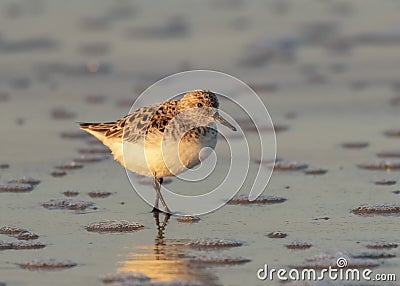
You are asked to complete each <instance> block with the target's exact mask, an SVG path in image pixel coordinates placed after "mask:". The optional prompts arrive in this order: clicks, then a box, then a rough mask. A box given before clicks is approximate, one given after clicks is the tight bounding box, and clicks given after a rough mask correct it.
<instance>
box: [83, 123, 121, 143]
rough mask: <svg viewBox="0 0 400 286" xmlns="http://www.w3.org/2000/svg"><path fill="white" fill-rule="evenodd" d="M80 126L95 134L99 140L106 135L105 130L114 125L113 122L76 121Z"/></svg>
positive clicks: (107, 130)
mask: <svg viewBox="0 0 400 286" xmlns="http://www.w3.org/2000/svg"><path fill="white" fill-rule="evenodd" d="M78 124H79V126H80V128H81V129H82V130H85V131H87V132H89V133H90V134H92V135H93V136H95V137H96V138H97V139H99V140H100V141H103V140H104V139H105V137H107V132H109V131H110V129H111V128H112V127H113V126H114V125H115V122H105V123H94V122H90V123H89V122H78Z"/></svg>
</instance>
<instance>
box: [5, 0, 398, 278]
mask: <svg viewBox="0 0 400 286" xmlns="http://www.w3.org/2000/svg"><path fill="white" fill-rule="evenodd" d="M95 2H96V1H85V2H84V3H81V2H80V1H73V2H71V1H69V2H68V3H69V4H66V3H61V2H57V3H53V2H52V1H34V2H32V4H28V3H27V2H21V3H18V4H17V3H15V4H12V3H8V4H7V3H2V4H1V8H3V9H1V10H0V11H1V13H2V17H0V27H2V29H1V39H2V41H0V95H2V96H1V97H0V121H1V122H2V124H1V125H0V132H1V134H2V137H1V142H0V144H1V145H0V146H1V150H2V152H1V155H0V166H4V167H1V168H0V184H7V182H8V181H9V180H12V179H15V178H21V177H23V176H26V177H32V178H35V179H40V183H39V184H37V185H34V186H33V189H32V190H30V191H27V192H9V191H7V192H0V227H2V226H7V225H15V226H18V227H21V228H23V229H27V230H29V231H31V232H32V233H35V234H37V235H38V236H39V238H38V239H37V241H38V242H40V243H43V244H44V245H45V247H43V248H41V249H4V250H3V249H0V255H1V260H0V282H4V283H6V285H52V284H54V285H102V283H103V282H101V277H103V276H104V275H105V274H107V273H120V272H126V271H135V272H140V273H143V274H145V275H147V276H148V277H150V278H151V279H152V280H153V281H171V280H188V281H192V280H196V281H200V282H202V283H203V284H205V285H243V284H247V285H265V284H266V283H268V284H269V285H280V284H281V283H280V282H278V281H273V282H266V281H265V282H262V281H258V280H257V276H256V273H257V270H258V269H259V268H261V267H263V265H264V264H265V263H267V264H268V265H269V266H270V267H274V268H281V267H289V266H291V265H302V264H303V265H304V264H305V260H306V259H309V258H312V257H315V256H319V255H321V254H329V255H332V256H335V257H337V258H338V257H339V256H342V255H345V256H351V255H357V254H360V253H363V252H368V251H369V249H368V247H367V246H368V245H370V244H374V243H377V242H382V241H383V242H386V243H389V244H390V243H395V244H398V243H400V241H399V238H398V237H399V231H400V226H399V215H398V214H397V213H392V214H384V213H383V214H382V213H378V214H368V215H358V214H354V213H352V212H351V211H352V210H353V209H356V208H358V207H360V206H362V205H365V204H367V205H382V204H394V205H397V206H398V205H399V204H400V201H399V199H400V196H399V194H398V193H396V190H399V189H400V186H399V183H398V182H399V179H398V177H399V172H400V171H399V170H396V169H394V168H391V167H390V164H389V165H388V164H387V162H391V164H392V165H393V164H396V162H398V161H396V160H398V158H397V159H396V157H398V156H397V155H396V154H394V155H396V156H393V157H385V158H381V157H378V156H377V154H379V153H380V152H384V151H392V150H398V149H399V142H400V141H399V140H400V139H399V137H396V136H395V135H396V132H391V135H392V136H387V133H386V135H385V131H388V130H399V128H400V127H399V121H398V118H399V113H400V109H399V108H400V107H399V105H396V104H395V103H396V102H395V101H393V98H396V97H398V96H399V92H400V90H399V87H398V86H399V82H400V77H399V74H400V70H399V64H400V63H399V61H398V60H397V59H398V58H400V49H399V46H400V44H399V43H396V41H395V40H396V39H395V37H392V38H393V39H392V42H390V41H387V40H385V38H383V37H382V36H381V37H380V38H379V37H378V44H376V43H375V44H374V41H373V39H374V38H373V37H369V38H367V37H365V34H366V33H369V32H371V33H372V32H373V33H378V35H382V34H384V33H383V32H385V31H389V30H390V31H392V30H393V31H396V29H397V32H398V31H399V27H400V20H399V17H398V13H399V11H400V6H399V5H398V4H397V3H396V2H385V3H382V2H380V1H363V2H362V3H361V2H356V1H354V2H353V1H349V2H348V5H349V6H348V7H347V8H346V7H344V8H343V7H340V6H339V7H338V6H337V5H336V6H335V3H336V2H332V3H331V2H330V1H301V2H302V3H301V4H300V2H294V1H287V3H288V5H287V7H286V6H279V5H278V6H277V5H276V2H274V1H270V2H267V3H258V2H257V3H256V2H249V3H246V2H243V3H242V2H241V1H235V3H236V4H229V2H228V1H218V2H217V3H213V4H210V5H211V6H213V5H214V6H213V8H212V9H210V7H205V6H202V5H200V4H197V5H196V11H197V13H192V12H191V11H192V10H191V9H193V7H191V6H190V5H189V4H182V3H180V2H179V1H176V3H175V4H174V5H173V4H170V5H165V6H163V13H162V14H160V15H159V14H158V12H157V11H158V10H159V8H160V7H151V6H150V5H146V4H144V3H139V2H138V3H136V2H130V1H125V2H124V1H121V2H116V3H99V4H97V2H96V4H94V3H95ZM274 3H275V4H274ZM346 3H347V2H346ZM336 4H337V3H336ZM160 5H164V4H160ZM285 7H286V8H285ZM188 14H189V15H190V17H189V16H188ZM180 15H181V16H182V15H183V16H182V17H183V18H182V19H181V20H180V18H179V16H180ZM151 16H154V17H151ZM156 16H157V17H156ZM205 19H206V21H205ZM306 19H307V20H306ZM321 21H328V22H333V23H334V24H337V25H338V26H339V27H340V29H341V32H340V33H339V34H338V37H333V36H332V37H333V38H334V39H335V40H336V42H335V45H333V44H332V42H329V41H328V43H325V42H318V41H317V40H315V39H314V40H315V41H316V43H315V42H312V41H311V40H310V39H309V40H308V42H306V44H303V43H301V46H299V47H298V48H296V49H295V50H294V53H295V55H294V57H293V58H291V57H290V55H289V52H287V53H285V54H282V55H280V56H276V57H275V56H273V57H272V58H270V54H268V55H267V54H264V52H265V50H262V49H261V50H262V53H261V55H260V59H259V60H257V61H256V62H262V60H263V61H264V60H265V63H264V64H263V65H261V66H257V65H255V66H254V65H252V64H251V63H252V62H253V61H252V60H251V58H250V60H249V57H251V56H254V54H255V53H256V51H254V50H251V48H249V46H252V45H253V44H252V43H254V42H255V41H257V40H259V39H263V38H266V39H267V42H268V40H269V39H276V38H280V37H287V36H290V35H295V36H297V35H298V33H299V32H298V31H299V24H305V23H309V22H311V23H314V22H315V23H317V22H321ZM27 25H29V27H30V29H29V31H28V30H27V29H26V27H27ZM300 26H301V25H300ZM379 32H382V33H381V34H379ZM357 35H358V36H357ZM360 35H361V36H363V35H364V36H363V37H361V36H360ZM339 36H348V37H349V38H350V39H352V41H349V40H347V42H346V43H353V42H356V44H353V45H354V46H351V47H350V48H349V50H346V51H343V45H342V46H339V45H338V39H342V38H340V37H339ZM375 38H377V37H376V36H375ZM345 39H348V38H345ZM331 40H332V39H331ZM343 41H344V40H343V39H342V42H340V43H342V44H343ZM385 41H386V42H385ZM388 42H390V43H388ZM96 43H97V45H96ZM269 45H270V44H269V43H267V48H270V46H269ZM271 45H272V44H271ZM274 45H275V44H274ZM9 47H13V48H12V49H11V51H10V48H9ZM332 49H333V50H332ZM248 51H252V52H251V53H250V55H249V53H248ZM279 51H282V49H279ZM257 52H258V50H257ZM267 56H268V57H269V58H268V59H267ZM261 59H262V60H261ZM201 68H208V69H214V70H218V71H223V72H226V73H230V74H232V75H234V76H236V77H238V78H239V79H241V80H243V81H245V82H246V83H248V84H250V85H252V86H255V87H256V89H257V92H258V94H259V95H260V97H261V99H262V100H263V102H264V103H265V104H266V105H267V107H268V110H269V112H270V114H271V117H272V120H273V121H274V123H275V124H277V125H280V126H285V127H286V128H284V129H282V131H281V132H277V142H278V145H277V149H278V152H277V156H278V157H280V158H283V160H284V162H298V163H304V164H307V165H308V166H309V167H308V168H310V169H323V170H326V171H327V172H326V173H325V174H323V175H317V174H305V173H304V171H305V170H307V169H300V170H292V171H285V170H276V171H275V172H274V173H273V175H272V178H271V181H270V183H269V185H268V188H267V190H266V191H265V193H264V195H265V196H270V195H271V196H272V195H273V196H277V197H282V198H285V199H287V200H286V201H284V202H283V203H279V204H250V205H249V204H246V205H226V206H224V207H223V208H221V209H219V210H217V211H215V212H213V213H210V214H208V215H204V216H201V220H200V221H198V222H196V223H182V222H179V221H178V220H177V219H176V218H175V217H171V218H170V219H169V220H168V221H167V223H166V224H164V225H163V222H164V216H163V215H160V218H159V220H160V222H159V227H158V229H157V227H156V220H155V218H154V217H153V214H151V213H150V210H151V207H150V206H149V205H147V204H146V203H145V202H144V201H143V200H142V199H140V197H139V196H138V195H137V194H136V193H135V192H134V191H133V190H132V187H131V185H130V183H129V181H128V178H127V176H126V174H125V171H124V170H123V168H122V167H121V166H120V165H119V164H117V163H116V162H114V161H113V160H112V159H111V158H109V156H108V155H107V154H103V153H100V154H98V153H96V154H90V152H89V154H87V153H85V154H82V153H80V151H79V150H82V149H85V148H89V147H92V146H97V145H93V142H92V141H91V142H92V143H91V144H88V140H90V137H87V136H82V135H81V133H79V132H78V133H75V132H76V131H78V127H77V124H76V123H75V121H93V120H96V121H110V120H115V119H118V118H120V117H122V116H124V115H125V114H126V112H128V110H129V108H130V105H129V104H126V103H127V102H130V100H133V99H134V98H135V97H137V96H138V95H139V93H140V91H141V90H143V89H144V88H147V87H148V86H149V85H150V84H152V83H154V82H155V81H156V80H158V79H159V78H160V77H162V76H163V75H169V74H172V73H175V72H177V71H181V70H185V69H201ZM205 88H207V87H205ZM232 96H238V95H232ZM60 108H61V109H60ZM62 132H73V133H72V134H71V133H67V136H61V133H62ZM265 132H268V131H265ZM64 135H65V134H64ZM68 135H69V136H68ZM68 137H69V138H68ZM71 137H77V138H71ZM249 138H250V140H255V139H254V135H252V133H251V132H249ZM233 142H234V140H233ZM349 142H361V143H365V142H366V143H367V144H363V148H344V147H343V144H346V143H349ZM234 144H235V143H234ZM236 144H237V143H236ZM98 151H99V150H98ZM99 152H100V151H99ZM217 152H218V154H221V156H222V158H225V159H226V158H227V154H228V153H227V150H226V147H225V146H224V145H219V146H218V147H217ZM82 155H84V156H89V157H84V160H82V158H81V156H82ZM93 155H96V156H100V157H101V158H100V157H95V158H93V157H91V156H93ZM239 155H240V154H239ZM104 156H106V158H105V159H104V158H103V157H104ZM76 158H78V159H79V158H80V159H81V160H79V162H78V164H82V168H76V169H74V168H63V171H65V172H66V175H65V176H59V177H58V176H53V175H52V172H54V171H57V170H58V171H59V170H60V169H59V168H58V169H57V168H56V167H57V166H58V167H60V166H64V167H65V166H68V164H69V163H70V162H71V161H73V160H74V159H76ZM97 159H98V160H99V161H96V160H97ZM253 159H256V158H253ZM88 161H94V162H88ZM380 162H384V164H386V165H385V166H386V167H384V168H380V169H379V168H378V169H376V170H370V169H363V168H359V167H358V165H359V164H365V163H366V164H376V163H378V165H379V164H380ZM385 162H386V163H385ZM65 164H67V165H65ZM252 164H254V166H256V163H255V162H253V163H252ZM387 166H389V167H387ZM215 171H216V172H218V169H217V170H215ZM217 175H218V173H217ZM382 181H397V182H396V183H394V184H389V185H387V184H381V185H377V184H376V182H382ZM201 184H203V186H204V188H207V186H213V182H212V181H207V180H206V181H203V182H202V183H201ZM168 186H169V188H171V189H174V190H176V192H177V193H185V192H187V190H188V186H189V185H187V184H183V183H182V182H179V181H177V180H173V182H172V183H171V184H169V185H168ZM248 187H249V182H247V183H246V184H245V186H244V188H243V190H242V193H246V194H247V193H248V192H247V188H248ZM66 191H71V192H73V191H75V192H78V193H79V194H77V196H76V197H73V198H71V199H76V200H82V201H85V202H91V203H93V205H90V207H87V208H85V209H80V208H75V209H72V210H71V209H47V208H45V207H43V203H45V202H48V201H50V200H55V199H63V200H65V199H69V198H68V197H66V196H65V195H64V194H63V193H64V192H66ZM149 191H150V192H153V190H152V188H151V186H150V185H149ZM90 192H96V193H97V192H101V193H110V194H111V195H109V196H107V197H103V198H102V197H101V196H100V197H96V195H95V196H92V197H91V196H90V195H89V193H90ZM104 220H117V221H128V222H129V223H138V224H140V225H143V226H144V228H143V229H139V230H137V231H134V232H120V233H108V232H107V233H96V232H88V231H87V230H86V229H85V226H87V225H89V224H91V223H95V222H101V221H104ZM272 232H282V233H285V234H287V236H286V237H284V238H282V239H274V238H270V237H268V234H270V233H272ZM204 239H229V240H234V241H240V242H242V244H243V245H241V246H237V247H220V248H219V247H213V248H207V249H196V248H191V247H187V246H185V244H186V243H188V242H190V241H197V240H204ZM0 241H4V242H6V243H11V242H13V243H15V241H18V240H17V238H16V237H14V236H11V235H7V234H0ZM35 241H36V240H33V242H35ZM296 243H308V244H310V245H311V247H309V248H306V249H288V248H287V247H286V246H287V245H293V244H296ZM5 245H6V244H5ZM387 252H388V253H389V254H393V255H396V256H395V257H393V258H390V259H388V258H378V259H377V260H376V261H377V262H378V264H379V266H378V267H375V268H374V273H375V272H376V273H395V274H397V275H398V276H400V272H399V269H400V260H399V255H400V253H399V248H391V249H387ZM37 258H43V259H48V258H55V259H61V260H67V261H69V260H70V261H71V262H73V263H76V266H74V267H72V268H67V269H62V270H51V271H49V270H28V269H23V268H21V267H20V266H19V264H23V263H26V262H29V261H31V260H32V259H37ZM248 260H249V261H248ZM397 283H398V282H397ZM0 284H1V283H0ZM345 284H346V283H338V285H345ZM353 284H355V285H365V284H366V283H365V282H360V283H358V284H357V283H355V282H354V283H353ZM375 284H376V283H375ZM371 285H372V283H371ZM379 285H397V284H395V283H389V282H387V283H384V284H379Z"/></svg>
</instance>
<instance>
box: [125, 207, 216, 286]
mask: <svg viewBox="0 0 400 286" xmlns="http://www.w3.org/2000/svg"><path fill="white" fill-rule="evenodd" d="M153 216H154V220H155V224H156V229H157V235H156V238H155V240H154V244H149V245H145V246H143V247H140V248H137V249H135V250H134V252H133V253H132V254H131V255H130V256H129V257H128V258H127V260H126V261H124V262H123V264H122V267H120V268H119V269H118V271H119V272H130V271H134V272H141V273H143V274H145V275H147V276H149V277H150V278H151V279H152V280H154V281H165V282H167V281H176V280H179V281H198V282H202V283H204V284H205V285H218V284H217V282H216V281H217V278H216V276H215V275H214V274H212V273H211V272H210V271H209V269H207V268H204V267H201V266H198V265H196V264H194V263H191V258H193V256H191V255H190V253H189V250H188V249H187V248H185V247H184V246H183V245H182V243H178V240H172V239H167V238H166V237H165V232H166V228H167V225H168V223H169V220H170V215H169V214H160V213H159V212H154V213H153ZM160 216H163V218H162V217H161V219H160Z"/></svg>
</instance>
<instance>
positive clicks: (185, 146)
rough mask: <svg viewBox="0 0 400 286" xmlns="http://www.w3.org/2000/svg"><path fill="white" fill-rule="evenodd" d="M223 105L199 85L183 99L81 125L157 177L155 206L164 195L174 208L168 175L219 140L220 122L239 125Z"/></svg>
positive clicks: (128, 164)
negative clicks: (166, 189) (166, 186)
mask: <svg viewBox="0 0 400 286" xmlns="http://www.w3.org/2000/svg"><path fill="white" fill-rule="evenodd" d="M218 107H219V102H218V98H217V96H216V95H215V94H214V93H213V92H211V91H206V90H195V91H190V92H187V93H186V94H185V95H184V96H183V97H182V98H181V99H178V100H169V101H166V102H163V103H159V104H152V105H148V106H145V107H142V108H139V109H138V110H136V111H135V112H133V113H131V114H128V115H127V116H125V117H123V118H121V119H120V120H117V121H115V122H107V123H80V127H81V129H83V130H85V131H87V132H89V133H91V134H92V135H94V136H95V137H96V138H97V139H99V140H100V141H101V142H103V144H104V145H106V146H107V147H108V148H110V150H111V151H112V154H113V156H114V159H115V160H116V161H118V162H119V163H120V164H121V165H122V166H124V167H125V168H126V169H128V170H129V171H132V172H135V173H138V174H140V175H144V176H148V177H153V178H154V180H153V187H154V189H155V191H156V200H155V203H154V208H153V211H158V210H159V208H158V202H159V201H161V203H162V205H163V207H164V211H165V212H166V213H171V211H170V209H169V208H168V206H167V204H166V202H165V200H164V198H163V196H162V194H161V184H162V182H163V178H164V177H170V176H175V175H177V174H179V173H182V172H184V171H185V170H187V169H189V168H193V167H194V166H196V165H198V164H199V163H200V162H201V160H202V159H204V158H206V157H207V156H208V155H209V154H210V153H211V152H208V153H207V152H202V151H204V150H210V148H211V149H214V148H215V146H216V144H217V135H218V133H217V129H216V124H215V122H218V123H221V124H223V125H225V126H227V127H229V128H230V129H232V130H234V131H236V128H235V127H234V126H233V125H232V124H230V123H229V122H228V121H226V120H225V119H224V118H223V117H221V115H220V114H219V112H218ZM207 147H208V148H207ZM204 148H206V149H204Z"/></svg>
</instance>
